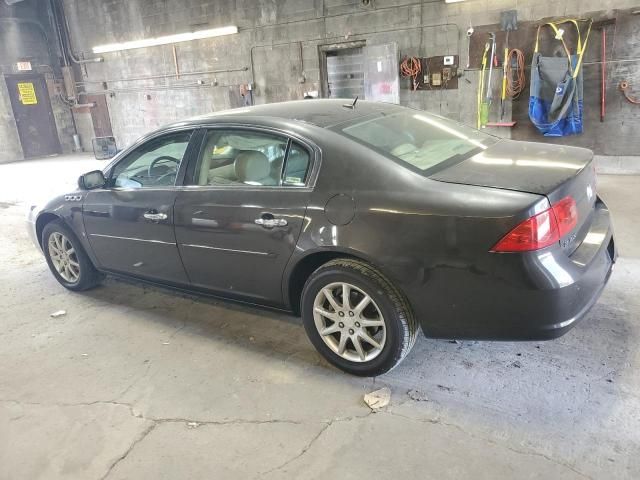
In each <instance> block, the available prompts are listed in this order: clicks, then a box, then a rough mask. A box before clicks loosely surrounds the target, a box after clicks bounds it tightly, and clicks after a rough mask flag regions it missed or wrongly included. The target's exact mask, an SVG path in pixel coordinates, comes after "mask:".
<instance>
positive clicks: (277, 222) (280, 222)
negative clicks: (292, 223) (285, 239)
mask: <svg viewBox="0 0 640 480" xmlns="http://www.w3.org/2000/svg"><path fill="white" fill-rule="evenodd" d="M254 222H255V224H256V225H260V226H261V227H264V228H273V227H286V226H287V225H288V223H289V222H287V221H286V220H285V219H284V218H256V219H255V220H254Z"/></svg>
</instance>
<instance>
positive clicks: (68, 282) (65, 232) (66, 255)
mask: <svg viewBox="0 0 640 480" xmlns="http://www.w3.org/2000/svg"><path fill="white" fill-rule="evenodd" d="M42 251H43V252H44V256H45V258H46V259H47V264H48V265H49V269H50V270H51V273H53V276H54V277H55V278H56V280H58V282H59V283H60V284H61V285H62V286H63V287H65V288H67V289H69V290H73V291H82V290H88V289H90V288H93V287H95V286H96V285H98V284H99V283H100V281H101V280H102V278H103V275H102V274H101V273H100V272H98V271H97V270H96V268H95V267H94V266H93V263H92V262H91V260H90V259H89V256H88V255H87V253H86V252H85V251H84V248H82V244H81V243H80V241H79V240H78V238H77V237H76V236H75V235H74V233H73V232H72V231H71V229H70V228H68V227H67V226H66V225H65V224H64V223H63V222H62V221H61V220H54V221H52V222H49V223H47V224H46V225H45V227H44V229H43V230H42Z"/></svg>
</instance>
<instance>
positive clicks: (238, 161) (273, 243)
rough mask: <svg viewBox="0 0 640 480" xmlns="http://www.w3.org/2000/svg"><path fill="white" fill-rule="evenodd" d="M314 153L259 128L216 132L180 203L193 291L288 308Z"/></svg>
mask: <svg viewBox="0 0 640 480" xmlns="http://www.w3.org/2000/svg"><path fill="white" fill-rule="evenodd" d="M317 155H318V151H317V149H316V148H315V147H313V146H311V145H309V144H308V143H305V142H304V141H301V140H299V139H296V140H294V139H292V138H289V137H288V136H286V135H284V134H281V133H277V132H273V131H269V130H261V129H255V128H241V127H235V128H231V127H225V128H212V129H209V130H208V131H207V132H206V135H205V136H204V138H203V140H202V144H201V148H200V152H199V155H198V156H197V158H196V159H195V160H194V161H193V165H190V168H189V169H188V171H187V184H189V186H186V187H185V188H184V189H183V190H182V191H181V192H180V193H179V194H178V197H177V199H176V204H175V228H176V240H177V243H178V248H179V251H180V255H181V257H182V260H183V263H184V266H185V269H186V270H187V273H188V275H189V278H190V280H191V282H192V285H193V286H195V287H198V288H202V289H206V290H210V291H214V292H216V293H219V294H223V295H225V296H231V297H234V296H235V297H239V298H248V299H255V300H257V301H260V302H261V303H266V304H271V305H274V306H279V305H281V304H282V290H281V283H282V275H283V272H284V269H285V267H286V264H287V262H288V260H289V258H290V257H291V254H292V253H293V250H294V248H295V246H296V243H297V240H298V236H299V235H300V232H301V230H302V228H303V225H304V222H305V213H306V208H307V203H308V200H309V196H310V192H311V187H310V182H309V179H310V178H311V176H312V175H311V171H312V168H313V165H314V162H316V163H315V165H316V166H317V161H316V156H317Z"/></svg>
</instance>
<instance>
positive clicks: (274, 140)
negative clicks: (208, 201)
mask: <svg viewBox="0 0 640 480" xmlns="http://www.w3.org/2000/svg"><path fill="white" fill-rule="evenodd" d="M287 143H288V139H287V138H285V137H281V136H278V135H272V134H265V133H260V132H253V131H249V130H217V129H216V130H210V131H209V132H208V133H207V135H206V137H205V140H204V144H203V145H204V146H203V147H202V150H201V152H200V158H199V159H198V163H197V165H196V169H195V173H194V178H193V184H194V185H258V186H259V185H265V186H278V185H281V180H280V179H281V175H282V164H283V162H284V156H285V154H286V151H287Z"/></svg>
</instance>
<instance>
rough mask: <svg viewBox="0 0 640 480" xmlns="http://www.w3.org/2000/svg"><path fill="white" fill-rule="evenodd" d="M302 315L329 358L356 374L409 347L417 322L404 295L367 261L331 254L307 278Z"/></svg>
mask: <svg viewBox="0 0 640 480" xmlns="http://www.w3.org/2000/svg"><path fill="white" fill-rule="evenodd" d="M302 319H303V322H304V326H305V330H306V332H307V335H308V336H309V339H310V340H311V342H312V343H313V345H314V346H315V347H316V349H317V350H318V351H319V352H320V353H321V354H322V356H324V357H325V358H326V359H327V360H328V361H329V362H331V363H332V364H333V365H335V366H336V367H338V368H340V369H341V370H344V371H345V372H348V373H351V374H354V375H360V376H376V375H380V374H383V373H385V372H387V371H389V370H391V369H392V368H393V367H395V366H396V365H397V364H398V363H400V361H401V360H402V359H403V358H404V357H405V356H406V355H407V354H408V353H409V351H410V350H411V347H413V344H414V343H415V340H416V335H417V331H418V328H417V323H416V321H415V319H414V318H413V314H412V312H411V309H410V307H409V305H408V303H407V301H406V300H405V298H404V296H403V295H402V294H401V293H400V292H399V291H398V290H397V289H396V288H395V287H394V286H393V285H392V284H391V282H390V281H389V280H388V279H387V278H386V277H384V276H383V275H382V274H381V273H380V272H379V271H377V270H376V269H375V268H373V267H372V266H371V265H369V264H367V263H365V262H362V261H359V260H352V259H336V260H332V261H330V262H328V263H326V264H324V265H323V266H321V267H320V268H318V269H317V270H316V271H315V272H314V273H313V274H312V275H311V277H310V278H309V279H308V280H307V282H306V284H305V287H304V290H303V293H302Z"/></svg>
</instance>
